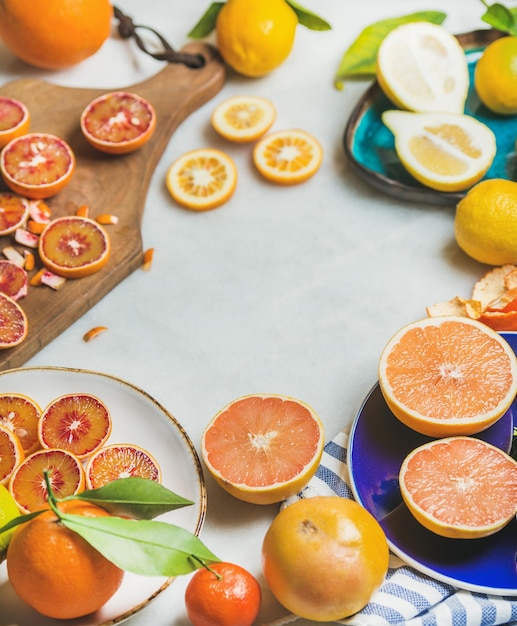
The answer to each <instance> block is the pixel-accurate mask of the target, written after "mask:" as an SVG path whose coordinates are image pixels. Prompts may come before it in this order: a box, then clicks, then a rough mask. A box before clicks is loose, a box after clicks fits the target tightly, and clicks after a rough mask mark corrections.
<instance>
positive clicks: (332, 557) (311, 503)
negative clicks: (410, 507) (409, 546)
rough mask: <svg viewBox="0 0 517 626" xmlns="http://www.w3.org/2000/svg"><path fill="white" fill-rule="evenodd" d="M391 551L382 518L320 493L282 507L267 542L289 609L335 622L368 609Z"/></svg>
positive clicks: (272, 584) (280, 595)
mask: <svg viewBox="0 0 517 626" xmlns="http://www.w3.org/2000/svg"><path fill="white" fill-rule="evenodd" d="M388 560H389V550H388V544H387V541H386V536H385V534H384V531H383V530H382V528H381V526H380V525H379V523H378V522H377V521H376V519H375V518H374V517H373V516H372V515H371V514H370V513H369V512H368V511H367V510H366V509H364V508H363V507H362V506H360V505H359V504H358V503H357V502H354V501H353V500H349V499H347V498H340V497H338V496H316V497H313V498H306V499H303V500H298V501H297V502H295V503H294V504H291V505H289V506H287V507H286V508H285V509H282V511H280V513H279V514H278V515H277V516H276V517H275V519H274V520H273V522H272V524H271V526H270V527H269V529H268V531H267V533H266V536H265V537H264V542H263V544H262V566H263V571H264V576H265V579H266V581H267V584H268V586H269V588H270V589H271V592H272V593H273V595H274V596H275V597H276V599H277V600H278V601H279V602H280V604H282V605H283V606H284V607H285V608H286V609H288V610H289V611H291V612H292V613H294V614H295V615H298V616H299V617H303V618H305V619H310V620H314V621H316V622H333V621H335V620H338V619H341V618H344V617H347V616H349V615H352V614H353V613H356V612H357V611H360V610H361V609H362V608H364V607H365V606H366V605H367V604H368V602H369V600H370V598H371V596H372V594H373V593H374V591H376V590H377V588H378V587H380V585H381V584H382V582H383V581H384V577H385V575H386V572H387V569H388Z"/></svg>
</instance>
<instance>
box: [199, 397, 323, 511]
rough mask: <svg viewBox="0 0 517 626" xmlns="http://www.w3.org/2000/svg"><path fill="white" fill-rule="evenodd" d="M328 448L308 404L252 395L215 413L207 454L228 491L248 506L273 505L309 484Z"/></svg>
mask: <svg viewBox="0 0 517 626" xmlns="http://www.w3.org/2000/svg"><path fill="white" fill-rule="evenodd" d="M323 445H324V429H323V424H322V422H321V420H320V418H319V417H318V415H317V414H316V412H315V411H314V409H312V408H311V407H310V406H309V405H308V404H305V403H304V402H301V401H300V400H295V399H294V398H289V397H287V396H281V395H250V396H244V397H242V398H238V399H237V400H234V401H233V402H231V403H230V404H228V405H227V406H226V407H225V408H223V409H222V410H221V411H219V412H218V413H217V414H216V415H215V417H214V418H213V419H212V420H211V421H210V423H209V424H208V425H207V427H206V429H205V431H204V433H203V438H202V443H201V450H202V455H203V460H204V462H205V464H206V466H207V469H208V471H209V472H210V474H211V475H212V476H213V477H214V479H215V481H216V482H217V483H218V484H219V485H220V486H221V487H222V488H223V489H225V490H226V491H228V492H229V493H231V494H232V495H233V496H235V497H236V498H239V499H241V500H245V501H246V502H252V503H254V504H272V503H274V502H280V501H281V500H284V499H285V498H288V497H290V496H292V495H294V494H295V493H297V492H298V491H299V490H300V489H301V488H302V487H304V486H305V485H306V484H307V483H308V482H309V480H310V479H311V478H312V476H313V475H314V474H315V473H316V470H317V469H318V465H319V462H320V459H321V455H322V452H323Z"/></svg>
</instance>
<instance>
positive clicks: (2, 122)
mask: <svg viewBox="0 0 517 626" xmlns="http://www.w3.org/2000/svg"><path fill="white" fill-rule="evenodd" d="M29 125H30V114H29V109H28V108H27V107H26V106H25V105H24V104H23V102H20V101H19V100H15V99H14V98H8V97H6V96H0V148H3V147H4V146H6V145H7V144H8V143H9V142H10V141H11V139H14V138H15V137H19V136H20V135H25V133H27V132H28V130H29Z"/></svg>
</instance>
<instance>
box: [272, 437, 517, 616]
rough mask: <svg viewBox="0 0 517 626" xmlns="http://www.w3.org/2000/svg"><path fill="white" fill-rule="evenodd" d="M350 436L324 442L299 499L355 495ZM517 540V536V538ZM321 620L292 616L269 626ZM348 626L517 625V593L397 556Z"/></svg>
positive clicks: (294, 498)
mask: <svg viewBox="0 0 517 626" xmlns="http://www.w3.org/2000/svg"><path fill="white" fill-rule="evenodd" d="M347 444H348V435H347V433H345V432H341V433H339V434H338V435H337V436H336V437H335V438H334V439H333V440H332V441H330V442H329V443H328V444H327V445H326V446H325V451H324V453H323V458H322V460H321V464H320V467H319V468H318V471H317V473H316V476H315V477H314V478H313V479H312V480H311V481H310V483H309V484H308V485H307V486H306V487H305V488H304V489H303V490H302V491H301V492H300V493H299V494H298V495H297V496H295V497H293V498H291V499H290V500H288V501H287V503H286V504H290V503H292V502H293V501H295V500H296V499H299V498H309V497H311V496H317V495H338V496H342V497H344V498H351V499H353V494H352V491H351V489H350V487H349V476H348V466H347V463H346V461H347ZM516 542H517V538H516ZM286 624H296V625H297V626H303V625H305V624H307V625H309V624H316V622H311V621H307V620H303V619H301V618H297V617H296V616H294V615H292V616H288V617H286V618H284V619H282V620H278V621H276V622H274V624H270V625H269V626H284V625H286ZM336 624H346V625H347V626H402V625H405V626H496V625H499V624H517V597H510V596H494V595H488V594H486V593H474V592H471V591H464V590H461V589H457V588H456V587H453V586H451V585H449V584H447V583H442V582H440V581H437V580H434V579H433V578H430V577H429V576H426V575H425V574H421V573H420V572H417V571H416V570H415V569H414V568H412V567H410V566H409V565H407V564H405V563H404V562H403V561H402V560H401V559H399V558H398V557H397V556H395V555H393V554H391V555H390V567H389V570H388V573H387V576H386V579H385V581H384V583H383V584H382V586H381V587H380V589H379V590H378V591H377V592H376V593H375V594H374V595H373V596H372V598H371V601H370V603H369V604H368V605H367V606H366V607H365V608H364V609H363V610H362V611H359V613H356V614H355V615H353V616H352V617H349V618H347V619H344V620H341V621H339V622H336Z"/></svg>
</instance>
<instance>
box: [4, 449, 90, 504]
mask: <svg viewBox="0 0 517 626" xmlns="http://www.w3.org/2000/svg"><path fill="white" fill-rule="evenodd" d="M45 471H47V472H48V475H49V480H50V486H51V487H52V491H53V493H54V495H55V496H56V497H57V498H65V497H66V496H72V495H74V494H76V493H80V492H81V491H84V488H85V484H86V482H85V476H84V468H83V466H82V463H81V461H80V459H78V458H77V457H76V456H75V455H74V454H72V453H71V452H67V451H66V450H60V449H50V450H37V451H36V452H33V453H32V454H31V455H29V456H28V457H26V458H25V460H24V461H22V463H20V465H18V467H17V468H16V469H15V470H14V472H13V474H12V476H11V480H10V481H9V491H10V492H11V495H12V496H13V498H14V499H15V500H16V503H17V505H18V508H19V509H20V511H21V512H22V513H30V512H31V511H39V510H40V509H44V508H47V506H48V500H47V498H48V490H47V486H46V483H45V475H44V472H45Z"/></svg>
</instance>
